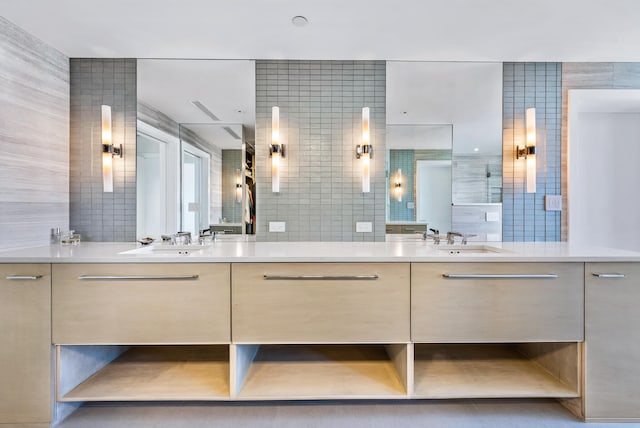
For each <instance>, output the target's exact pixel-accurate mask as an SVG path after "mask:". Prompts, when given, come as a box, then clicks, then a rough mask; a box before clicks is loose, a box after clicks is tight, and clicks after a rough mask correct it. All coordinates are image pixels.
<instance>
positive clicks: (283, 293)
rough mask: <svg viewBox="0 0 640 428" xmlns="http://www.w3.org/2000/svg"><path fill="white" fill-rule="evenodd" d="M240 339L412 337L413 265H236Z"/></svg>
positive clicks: (237, 340)
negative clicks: (411, 287) (411, 272)
mask: <svg viewBox="0 0 640 428" xmlns="http://www.w3.org/2000/svg"><path fill="white" fill-rule="evenodd" d="M232 277H233V286H232V316H233V320H232V324H233V341H234V342H235V343H403V342H408V341H409V339H410V338H409V336H410V334H409V331H410V325H409V323H410V316H409V309H410V308H409V306H410V304H409V264H408V263H236V264H233V266H232Z"/></svg>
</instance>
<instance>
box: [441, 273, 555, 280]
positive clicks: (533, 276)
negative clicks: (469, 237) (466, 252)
mask: <svg viewBox="0 0 640 428" xmlns="http://www.w3.org/2000/svg"><path fill="white" fill-rule="evenodd" d="M442 276H443V277H445V278H447V279H554V278H557V277H558V274H556V273H543V274H488V275H483V274H457V273H443V274H442Z"/></svg>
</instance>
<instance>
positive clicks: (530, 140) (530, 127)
mask: <svg viewBox="0 0 640 428" xmlns="http://www.w3.org/2000/svg"><path fill="white" fill-rule="evenodd" d="M525 126H526V128H527V137H526V138H527V139H526V146H518V147H517V149H516V159H520V158H522V157H524V158H525V159H526V161H527V193H535V192H536V109H535V108H528V109H527V114H526V118H525Z"/></svg>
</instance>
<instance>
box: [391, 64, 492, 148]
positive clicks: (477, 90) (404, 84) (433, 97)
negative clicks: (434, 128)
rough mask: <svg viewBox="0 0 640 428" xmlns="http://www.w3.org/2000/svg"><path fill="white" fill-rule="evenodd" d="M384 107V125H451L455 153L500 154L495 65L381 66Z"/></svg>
mask: <svg viewBox="0 0 640 428" xmlns="http://www.w3.org/2000/svg"><path fill="white" fill-rule="evenodd" d="M386 107H387V108H386V114H387V124H392V125H408V124H413V125H415V124H422V125H425V124H451V125H453V150H454V151H455V152H456V153H477V154H481V155H489V154H490V155H498V154H501V153H502V64H501V63H490V62H407V61H390V62H387V106H386ZM391 137H399V135H391ZM405 137H406V136H405ZM388 140H389V143H390V144H391V145H395V144H399V145H400V146H402V145H403V144H404V143H396V142H393V141H390V140H391V139H390V138H388ZM400 141H402V140H400ZM407 143H410V141H407ZM410 144H411V143H410ZM476 149H477V150H476Z"/></svg>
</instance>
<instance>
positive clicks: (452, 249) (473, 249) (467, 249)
mask: <svg viewBox="0 0 640 428" xmlns="http://www.w3.org/2000/svg"><path fill="white" fill-rule="evenodd" d="M436 251H438V253H441V254H450V255H452V256H454V255H458V254H499V253H508V252H509V251H508V250H504V249H502V248H498V247H493V246H491V245H441V246H439V247H437V248H436Z"/></svg>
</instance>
